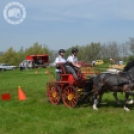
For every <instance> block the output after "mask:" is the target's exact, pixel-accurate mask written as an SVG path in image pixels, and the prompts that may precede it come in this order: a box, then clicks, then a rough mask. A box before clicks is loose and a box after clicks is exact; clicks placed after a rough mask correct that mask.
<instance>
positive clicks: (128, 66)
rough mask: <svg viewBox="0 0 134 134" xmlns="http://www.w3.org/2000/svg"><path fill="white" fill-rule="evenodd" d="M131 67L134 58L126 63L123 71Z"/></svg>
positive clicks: (133, 64) (133, 65) (133, 63)
mask: <svg viewBox="0 0 134 134" xmlns="http://www.w3.org/2000/svg"><path fill="white" fill-rule="evenodd" d="M132 67H134V60H133V61H130V62H128V63H127V65H126V66H125V67H124V69H123V72H125V71H128V70H129V69H130V68H132Z"/></svg>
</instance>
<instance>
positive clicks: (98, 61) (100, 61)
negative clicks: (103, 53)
mask: <svg viewBox="0 0 134 134" xmlns="http://www.w3.org/2000/svg"><path fill="white" fill-rule="evenodd" d="M102 64H104V61H103V60H96V61H95V65H102Z"/></svg>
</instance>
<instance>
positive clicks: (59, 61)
mask: <svg viewBox="0 0 134 134" xmlns="http://www.w3.org/2000/svg"><path fill="white" fill-rule="evenodd" d="M64 55H65V50H64V49H60V50H59V55H58V56H57V57H56V59H55V63H56V80H60V79H61V77H60V73H61V69H60V67H59V66H58V64H64V63H66V59H65V58H64Z"/></svg>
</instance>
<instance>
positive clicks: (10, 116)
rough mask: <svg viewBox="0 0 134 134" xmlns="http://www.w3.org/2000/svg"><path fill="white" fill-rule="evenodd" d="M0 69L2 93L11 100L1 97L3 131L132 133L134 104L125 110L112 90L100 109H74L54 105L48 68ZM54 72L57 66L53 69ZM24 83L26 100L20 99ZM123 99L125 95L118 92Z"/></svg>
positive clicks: (14, 133)
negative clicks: (47, 83)
mask: <svg viewBox="0 0 134 134" xmlns="http://www.w3.org/2000/svg"><path fill="white" fill-rule="evenodd" d="M37 71H38V73H36V70H34V69H33V70H29V71H20V70H19V69H17V70H14V71H5V72H0V94H1V95H2V94H4V93H10V94H11V99H10V100H8V101H3V100H2V99H1V100H0V134H117V133H120V134H126V133H128V134H133V133H134V121H133V118H134V107H133V105H130V106H129V108H130V110H131V111H130V112H125V111H124V110H123V108H122V106H117V105H116V103H115V100H114V98H113V96H112V94H111V93H106V94H105V95H104V97H103V103H102V104H101V105H99V111H94V110H93V109H92V106H91V104H83V105H78V106H76V107H75V108H73V109H69V108H66V107H65V106H64V105H63V104H60V105H58V106H54V105H52V104H50V102H49V101H48V98H47V97H46V82H47V81H48V80H49V77H48V75H47V74H45V71H46V69H42V68H39V69H38V70H37ZM51 71H53V72H54V69H51ZM18 86H21V88H22V90H23V91H24V93H25V95H26V97H27V100H25V101H19V100H18ZM118 96H119V98H120V100H121V101H123V97H124V95H123V94H118Z"/></svg>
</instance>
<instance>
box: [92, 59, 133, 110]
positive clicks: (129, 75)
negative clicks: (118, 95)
mask: <svg viewBox="0 0 134 134" xmlns="http://www.w3.org/2000/svg"><path fill="white" fill-rule="evenodd" d="M133 88H134V61H131V62H129V63H128V64H127V65H126V66H125V67H124V70H123V72H120V73H118V74H111V73H101V74H99V75H97V76H96V77H95V78H94V79H93V90H94V92H93V99H94V105H95V107H96V105H97V103H96V100H97V97H98V95H102V94H103V93H104V92H106V91H112V92H125V93H126V96H125V103H124V107H126V102H127V100H128V96H129V95H132V96H133V97H134V93H133V92H132V89H133ZM96 108H97V107H96Z"/></svg>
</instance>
